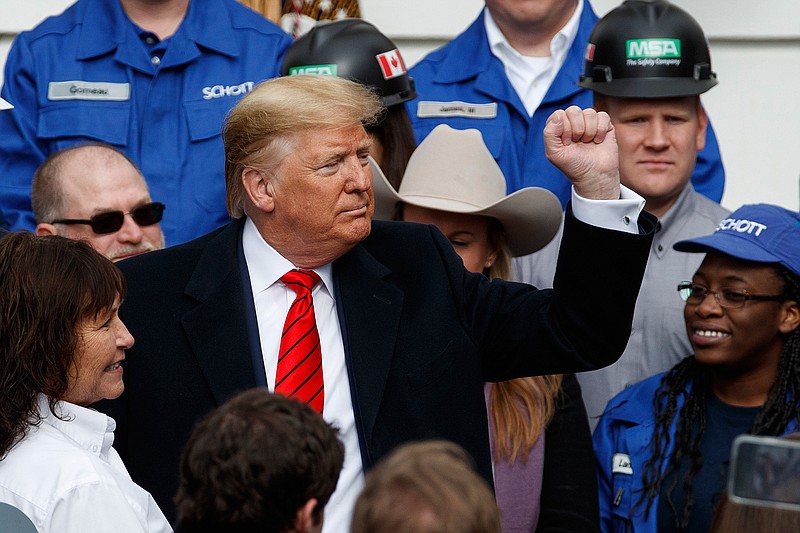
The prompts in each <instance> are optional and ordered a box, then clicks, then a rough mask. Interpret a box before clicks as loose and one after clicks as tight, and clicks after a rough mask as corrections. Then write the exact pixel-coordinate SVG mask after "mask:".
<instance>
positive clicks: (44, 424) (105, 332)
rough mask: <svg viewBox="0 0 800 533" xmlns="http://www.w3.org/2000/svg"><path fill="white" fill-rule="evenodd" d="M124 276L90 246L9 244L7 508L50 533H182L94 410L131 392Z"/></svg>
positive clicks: (2, 349) (3, 276) (3, 374)
mask: <svg viewBox="0 0 800 533" xmlns="http://www.w3.org/2000/svg"><path fill="white" fill-rule="evenodd" d="M124 296H125V280H124V278H123V277H122V273H121V272H120V271H119V270H118V269H117V268H116V267H115V266H114V265H113V264H112V263H111V262H110V261H109V260H108V259H106V258H105V257H103V256H102V255H100V254H99V253H97V252H96V251H94V250H93V249H92V248H91V246H89V245H88V244H87V243H85V242H82V241H74V240H69V239H66V238H63V237H36V236H34V235H33V234H30V233H11V234H9V235H7V236H6V237H4V238H3V239H2V240H0V302H2V306H0V405H2V406H3V408H2V409H0V456H1V457H2V460H0V501H2V502H5V503H9V504H11V505H14V506H16V507H18V508H19V509H20V510H22V511H23V512H24V513H25V514H26V515H27V516H28V517H29V518H30V519H31V521H32V522H33V523H34V525H35V526H36V528H37V529H38V530H39V531H40V532H73V531H74V532H78V531H99V530H104V531H111V530H113V531H125V532H155V531H158V532H161V531H171V528H170V526H169V524H168V523H167V520H166V518H165V517H164V515H163V514H162V513H161V511H160V510H159V509H158V507H157V506H156V504H155V502H154V501H153V499H152V497H150V494H148V493H147V492H146V491H144V490H143V489H141V488H140V487H139V486H137V485H136V484H135V483H134V482H133V481H132V480H131V478H130V476H129V475H128V472H127V471H126V470H125V467H124V465H123V464H122V461H121V460H120V458H119V455H117V453H116V451H115V450H114V449H113V448H112V447H111V444H112V443H113V441H114V433H113V431H114V427H115V424H114V421H113V420H112V419H110V418H108V417H107V416H106V415H104V414H102V413H99V412H97V411H95V410H93V409H90V408H89V406H90V405H92V404H93V403H95V402H97V401H99V400H101V399H111V398H116V397H118V396H119V395H120V394H122V391H123V389H124V387H125V386H124V384H123V381H122V372H123V370H122V366H121V364H122V361H123V359H124V358H125V350H126V349H127V348H129V347H130V346H131V345H133V337H132V336H131V334H130V333H129V332H128V330H127V328H126V327H125V325H124V324H123V323H122V322H121V321H120V319H119V316H118V314H117V312H118V310H119V307H120V304H121V303H122V299H123V297H124Z"/></svg>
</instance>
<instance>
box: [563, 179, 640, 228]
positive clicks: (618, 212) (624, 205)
mask: <svg viewBox="0 0 800 533" xmlns="http://www.w3.org/2000/svg"><path fill="white" fill-rule="evenodd" d="M619 189H620V194H619V200H590V199H588V198H583V197H582V196H579V195H578V193H576V192H575V187H572V213H573V214H574V215H575V218H577V219H578V220H580V221H581V222H585V223H586V224H591V225H592V226H597V227H599V228H605V229H610V230H616V231H624V232H626V233H639V224H638V223H637V220H639V214H640V213H641V212H642V209H644V198H642V197H641V196H639V195H638V194H636V193H635V192H633V191H632V190H631V189H629V188H627V187H626V186H624V185H620V186H619Z"/></svg>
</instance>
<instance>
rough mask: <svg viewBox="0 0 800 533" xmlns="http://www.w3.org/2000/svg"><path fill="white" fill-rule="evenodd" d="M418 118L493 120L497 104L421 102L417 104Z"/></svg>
mask: <svg viewBox="0 0 800 533" xmlns="http://www.w3.org/2000/svg"><path fill="white" fill-rule="evenodd" d="M417 116H418V117H419V118H433V117H466V118H495V117H496V116H497V104H496V103H495V102H491V103H488V104H470V103H468V102H459V101H455V102H432V101H423V102H419V103H418V104H417Z"/></svg>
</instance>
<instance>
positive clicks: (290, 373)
mask: <svg viewBox="0 0 800 533" xmlns="http://www.w3.org/2000/svg"><path fill="white" fill-rule="evenodd" d="M281 281H282V282H283V283H284V285H286V286H287V287H289V288H290V289H292V290H293V291H294V292H295V293H297V297H296V298H295V300H294V302H292V305H291V307H290V308H289V312H288V313H287V314H286V322H285V323H284V325H283V333H282V334H281V347H280V350H279V351H278V369H277V372H276V374H275V392H278V393H281V394H283V395H285V396H289V397H294V398H297V399H298V400H302V401H304V402H306V403H307V404H309V405H310V406H311V407H312V408H313V409H315V410H316V411H317V412H318V413H320V414H322V407H323V406H324V404H325V392H324V390H323V384H322V349H321V348H320V344H319V331H317V321H316V319H315V318H314V300H313V299H312V298H311V290H312V289H313V288H314V285H316V284H317V282H318V281H319V276H318V275H317V273H316V272H314V271H313V270H291V271H289V272H287V273H286V274H284V275H283V277H281Z"/></svg>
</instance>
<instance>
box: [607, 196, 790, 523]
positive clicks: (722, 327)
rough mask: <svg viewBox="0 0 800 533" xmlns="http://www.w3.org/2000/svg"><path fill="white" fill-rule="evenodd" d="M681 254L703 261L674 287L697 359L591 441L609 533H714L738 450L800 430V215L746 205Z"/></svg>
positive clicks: (642, 390) (610, 413)
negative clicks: (742, 443) (753, 440)
mask: <svg viewBox="0 0 800 533" xmlns="http://www.w3.org/2000/svg"><path fill="white" fill-rule="evenodd" d="M674 248H675V249H676V250H678V251H682V252H690V253H705V254H706V256H705V259H704V260H703V262H702V264H701V265H700V267H699V268H698V269H697V272H696V273H695V274H694V276H693V278H692V279H691V280H690V281H686V282H683V283H680V284H679V285H678V287H677V288H678V292H679V295H680V296H681V297H682V298H683V299H684V301H685V302H686V304H685V308H684V319H685V322H686V332H687V334H688V336H689V340H690V342H691V344H692V347H693V349H694V354H693V355H691V356H689V357H687V358H686V359H684V360H683V361H681V362H680V363H678V364H677V365H675V366H674V367H673V368H672V369H671V370H669V371H668V372H666V373H663V374H658V375H656V376H653V377H651V378H649V379H646V380H644V381H642V382H640V383H638V384H636V385H633V386H631V387H629V388H628V389H626V390H624V391H623V392H621V393H620V394H618V395H617V396H616V397H615V398H613V399H612V400H611V401H610V402H609V403H608V406H607V407H606V410H605V412H604V414H603V416H602V418H601V420H600V423H599V425H598V426H597V429H596V430H595V433H594V446H595V454H596V456H597V461H598V469H599V484H600V514H601V526H602V529H603V531H635V532H641V531H658V532H669V531H703V532H707V531H708V529H709V526H710V524H711V518H712V516H713V513H714V508H715V506H716V505H717V503H718V502H719V499H720V497H721V495H722V493H723V490H724V486H725V482H726V479H727V469H728V462H729V458H730V450H731V444H732V442H733V439H734V438H735V437H736V436H737V435H740V434H743V433H750V434H754V435H774V436H778V435H783V434H786V433H790V432H792V431H796V430H797V429H798V422H800V214H798V213H796V212H793V211H789V210H787V209H784V208H781V207H778V206H773V205H767V204H755V205H746V206H743V207H741V208H740V209H738V210H737V211H734V212H733V213H731V215H730V217H729V218H727V219H725V220H723V221H722V222H721V223H720V225H719V227H718V229H717V230H716V231H715V232H714V233H713V234H712V235H709V236H705V237H699V238H696V239H690V240H686V241H680V242H678V243H676V244H675V245H674Z"/></svg>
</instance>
